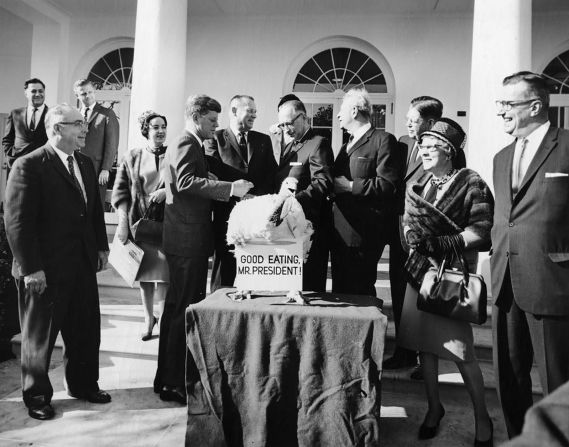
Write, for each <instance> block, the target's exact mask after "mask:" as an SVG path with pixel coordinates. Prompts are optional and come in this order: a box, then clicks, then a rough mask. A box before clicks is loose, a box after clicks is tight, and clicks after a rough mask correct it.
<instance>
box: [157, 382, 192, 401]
mask: <svg viewBox="0 0 569 447" xmlns="http://www.w3.org/2000/svg"><path fill="white" fill-rule="evenodd" d="M160 399H161V400H163V401H165V402H178V403H180V404H182V405H186V403H187V401H186V393H184V392H183V391H181V390H180V389H178V388H172V387H169V386H164V387H162V390H161V391H160Z"/></svg>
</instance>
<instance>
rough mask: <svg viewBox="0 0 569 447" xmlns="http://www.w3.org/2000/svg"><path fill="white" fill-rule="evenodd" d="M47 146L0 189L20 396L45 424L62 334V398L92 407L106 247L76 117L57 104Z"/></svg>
mask: <svg viewBox="0 0 569 447" xmlns="http://www.w3.org/2000/svg"><path fill="white" fill-rule="evenodd" d="M45 126H46V131H47V137H48V142H47V144H45V145H44V146H42V147H41V148H39V149H37V150H35V151H34V152H32V153H30V154H28V155H26V156H24V157H20V158H18V159H17V160H16V162H15V163H14V166H13V168H12V172H11V174H10V177H9V178H8V185H7V187H6V204H5V205H6V211H5V215H4V217H5V220H6V234H7V237H8V242H9V244H10V248H11V249H12V252H13V253H14V264H13V267H12V274H13V275H14V278H15V279H16V284H17V287H18V300H19V302H18V303H19V309H20V325H21V329H22V356H21V362H22V392H23V398H24V403H25V405H26V406H27V407H28V414H29V415H30V417H32V418H34V419H40V420H45V419H51V418H52V417H53V416H54V410H53V407H52V406H51V403H50V402H51V398H52V396H53V388H52V386H51V383H50V381H49V377H48V369H49V362H50V358H51V353H52V351H53V346H54V343H55V339H56V338H57V335H58V333H59V332H60V331H61V336H62V338H63V343H64V345H65V350H64V364H65V387H66V389H67V393H68V394H69V395H70V396H72V397H76V398H79V399H84V400H87V401H88V402H92V403H99V404H103V403H107V402H110V400H111V397H110V395H109V394H107V393H106V392H104V391H102V390H100V389H99V385H98V383H97V382H98V379H99V342H100V338H101V331H100V326H101V325H100V312H99V293H98V289H97V277H96V273H97V272H98V271H100V270H103V269H105V268H106V264H107V255H108V249H109V247H108V243H107V234H106V229H105V221H104V217H103V209H102V207H101V202H100V200H99V193H98V187H97V179H96V176H95V171H94V169H93V164H92V163H91V160H89V158H88V157H87V156H85V155H83V154H81V153H80V152H78V151H77V149H81V148H82V147H83V145H84V144H85V134H86V127H85V123H84V121H83V117H82V116H81V114H80V113H79V111H78V110H77V109H75V108H73V107H70V106H68V105H57V106H55V107H53V108H51V109H49V110H48V112H47V114H46V117H45Z"/></svg>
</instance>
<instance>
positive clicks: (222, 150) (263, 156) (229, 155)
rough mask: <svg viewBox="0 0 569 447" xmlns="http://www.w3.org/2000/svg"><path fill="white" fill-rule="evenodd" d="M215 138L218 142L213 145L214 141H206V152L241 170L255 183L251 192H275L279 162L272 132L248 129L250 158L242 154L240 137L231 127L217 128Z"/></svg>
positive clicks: (244, 175)
mask: <svg viewBox="0 0 569 447" xmlns="http://www.w3.org/2000/svg"><path fill="white" fill-rule="evenodd" d="M214 139H215V142H216V143H217V144H212V143H213V141H212V140H208V141H205V142H204V146H205V149H206V154H207V155H209V156H212V157H215V158H217V159H218V160H219V161H221V162H222V163H223V164H225V165H227V166H231V167H233V168H235V169H237V170H239V171H241V173H242V174H241V178H244V179H246V180H249V181H250V182H252V183H253V184H254V185H255V187H254V188H253V189H251V190H250V191H249V192H250V193H251V194H255V195H263V194H270V193H272V192H274V189H275V186H274V182H275V171H276V169H277V164H276V162H275V158H274V156H273V148H272V145H271V139H270V137H269V136H268V135H265V134H264V133H260V132H256V131H254V130H250V131H249V132H248V134H247V160H244V159H243V157H242V156H241V152H240V150H239V144H238V143H237V138H236V137H235V134H234V133H233V131H232V130H231V129H229V128H228V129H220V130H217V131H216V132H215V135H214Z"/></svg>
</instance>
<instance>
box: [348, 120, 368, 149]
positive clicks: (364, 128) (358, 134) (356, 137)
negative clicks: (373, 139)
mask: <svg viewBox="0 0 569 447" xmlns="http://www.w3.org/2000/svg"><path fill="white" fill-rule="evenodd" d="M370 129H371V123H367V124H364V125H363V126H362V127H358V128H357V129H356V130H354V132H353V133H352V136H353V137H354V138H353V140H352V142H351V144H349V146H350V147H351V146H353V145H354V144H355V143H356V142H357V141H358V140H359V139H360V138H361V137H363V136H364V135H365V133H366V132H367V131H368V130H370Z"/></svg>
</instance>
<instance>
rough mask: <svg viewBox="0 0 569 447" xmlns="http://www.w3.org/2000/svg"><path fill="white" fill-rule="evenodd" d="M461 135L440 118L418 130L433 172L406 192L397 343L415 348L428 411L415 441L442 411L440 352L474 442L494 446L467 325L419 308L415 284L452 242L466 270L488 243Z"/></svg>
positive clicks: (477, 181)
mask: <svg viewBox="0 0 569 447" xmlns="http://www.w3.org/2000/svg"><path fill="white" fill-rule="evenodd" d="M464 139H465V134H464V132H463V131H462V129H461V128H460V126H459V125H458V124H457V123H455V122H454V121H452V120H449V119H445V118H442V119H441V120H440V121H438V122H436V123H435V124H434V126H433V127H432V128H431V129H430V130H429V131H427V132H424V133H423V134H422V135H421V143H420V155H421V157H422V161H423V167H424V169H425V171H427V172H428V173H430V174H432V177H431V176H428V175H426V176H424V177H423V178H422V179H419V181H418V182H417V183H413V184H411V185H409V187H408V189H407V193H406V198H405V215H404V231H405V238H406V240H407V243H408V244H409V246H410V247H411V251H410V253H409V257H408V259H407V263H406V265H405V269H406V272H407V274H408V276H409V284H408V286H407V291H406V295H405V302H404V304H403V312H402V316H401V323H400V326H399V332H398V336H397V344H398V346H402V347H405V348H408V349H411V350H413V351H419V355H420V359H421V365H422V368H423V377H424V380H425V388H426V392H427V401H428V404H429V410H428V412H427V414H426V416H425V419H424V422H423V424H422V425H421V427H420V429H419V439H429V438H433V437H434V436H436V434H437V431H438V426H439V423H440V421H441V419H442V417H443V415H444V412H445V411H444V408H443V407H442V405H441V402H440V399H439V392H438V359H439V357H442V358H444V359H448V360H452V361H454V362H455V363H456V365H457V367H458V369H459V371H460V373H461V375H462V377H463V379H464V383H465V385H466V389H467V390H468V392H469V393H470V397H471V399H472V402H473V405H474V416H475V422H476V429H475V432H476V433H475V440H476V441H477V442H478V443H476V444H475V445H491V440H492V431H493V427H492V421H491V420H490V417H489V415H488V411H487V409H486V403H485V399H484V382H483V378H482V373H481V371H480V366H479V365H478V361H477V360H476V357H475V354H474V340H473V335H472V328H471V326H470V324H469V323H467V322H464V321H458V320H453V319H450V318H446V317H442V316H439V315H435V314H431V313H427V312H423V311H420V310H418V309H417V295H418V288H419V287H420V285H421V283H422V281H423V277H424V275H425V273H426V272H427V270H428V269H429V268H430V267H431V265H438V264H439V263H440V261H441V260H442V259H443V257H444V256H445V254H451V253H452V250H453V244H454V245H459V246H460V247H461V248H462V249H463V252H464V254H465V257H466V259H467V261H468V264H469V269H470V271H475V270H476V263H477V258H478V251H482V250H488V249H489V248H490V229H491V228H492V220H493V211H494V198H493V197H492V193H491V192H490V189H489V188H488V186H487V185H486V183H485V182H484V181H483V180H482V178H481V177H480V176H479V175H478V174H477V173H476V172H474V171H472V170H470V169H467V168H462V169H457V168H456V166H453V158H454V157H455V156H456V154H457V152H458V151H460V150H461V148H462V146H463V143H464ZM480 441H485V442H480ZM487 442H489V443H487Z"/></svg>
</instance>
